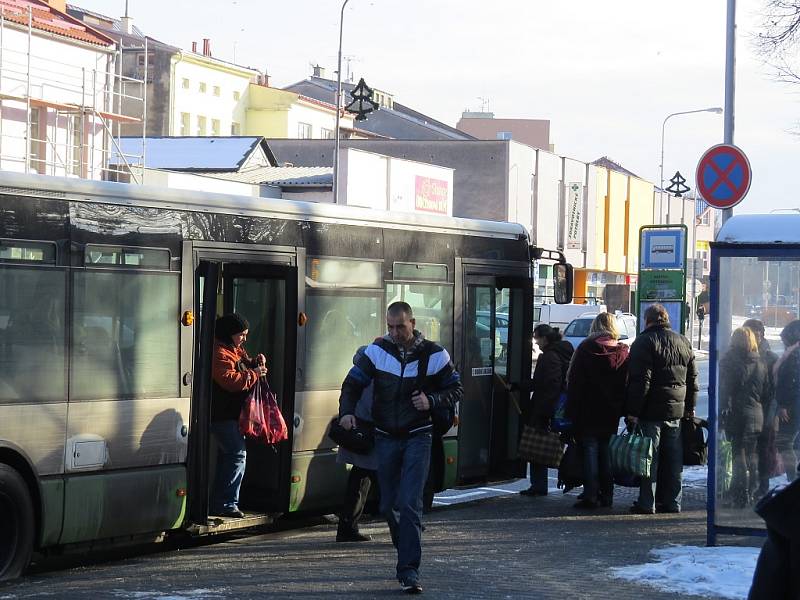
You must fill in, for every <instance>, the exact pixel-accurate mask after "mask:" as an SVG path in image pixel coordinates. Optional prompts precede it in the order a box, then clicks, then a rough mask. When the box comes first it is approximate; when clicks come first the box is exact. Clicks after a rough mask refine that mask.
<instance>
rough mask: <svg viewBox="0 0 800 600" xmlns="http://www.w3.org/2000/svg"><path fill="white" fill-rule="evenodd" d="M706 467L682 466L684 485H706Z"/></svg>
mask: <svg viewBox="0 0 800 600" xmlns="http://www.w3.org/2000/svg"><path fill="white" fill-rule="evenodd" d="M707 481H708V467H706V466H702V467H683V485H684V487H706V485H707Z"/></svg>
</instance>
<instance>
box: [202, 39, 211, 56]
mask: <svg viewBox="0 0 800 600" xmlns="http://www.w3.org/2000/svg"><path fill="white" fill-rule="evenodd" d="M203 56H211V40H210V39H209V38H203Z"/></svg>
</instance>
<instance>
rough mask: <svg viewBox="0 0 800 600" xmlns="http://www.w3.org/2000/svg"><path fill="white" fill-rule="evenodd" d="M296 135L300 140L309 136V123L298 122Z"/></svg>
mask: <svg viewBox="0 0 800 600" xmlns="http://www.w3.org/2000/svg"><path fill="white" fill-rule="evenodd" d="M297 137H298V139H301V140H307V139H310V138H311V123H298V124H297Z"/></svg>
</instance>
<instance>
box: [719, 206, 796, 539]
mask: <svg viewBox="0 0 800 600" xmlns="http://www.w3.org/2000/svg"><path fill="white" fill-rule="evenodd" d="M710 284H711V286H710V291H711V309H710V312H711V314H710V317H709V318H710V327H711V329H710V336H711V337H710V344H709V349H710V354H709V382H708V384H709V385H708V401H709V409H708V410H709V432H710V435H709V450H710V451H709V463H708V495H707V498H708V500H707V502H708V544H709V545H714V544H715V543H716V540H717V536H718V535H721V534H722V535H725V534H728V535H765V534H766V530H765V526H764V523H763V521H762V520H761V518H760V517H759V516H758V515H757V514H756V513H755V512H754V511H753V507H754V504H755V502H757V501H758V498H757V497H753V492H754V491H755V490H753V489H752V487H753V486H752V485H751V489H750V490H749V493H750V497H749V498H746V499H744V498H743V497H742V495H741V493H740V489H741V486H740V485H739V484H740V483H741V477H742V463H741V461H739V464H738V465H737V458H736V453H735V452H734V450H736V449H738V448H737V446H738V445H739V444H738V440H735V436H734V441H733V443H732V440H731V438H732V436H731V432H729V431H726V430H725V427H724V425H725V424H724V423H721V420H720V418H719V414H720V409H719V407H720V401H721V398H720V389H721V386H720V384H721V383H722V381H721V379H720V378H721V377H724V376H725V375H724V373H723V374H721V373H720V361H721V360H722V359H723V358H724V357H725V355H726V353H727V352H728V351H729V346H730V340H731V335H732V333H733V332H734V331H735V330H736V329H737V328H739V327H742V326H743V324H744V322H745V321H746V320H748V319H758V320H759V321H761V322H762V323H763V324H764V330H765V336H764V337H765V339H764V341H765V342H766V343H767V344H768V345H769V349H770V350H771V351H772V352H774V353H775V354H777V355H778V356H780V355H781V354H782V353H783V351H784V345H783V343H782V342H781V338H780V333H781V331H782V330H783V328H784V327H785V326H786V325H787V324H788V323H790V322H791V321H793V320H795V319H798V317H800V312H799V309H798V306H800V214H786V213H784V214H768V215H739V216H735V217H733V218H731V219H730V220H728V221H727V222H726V223H725V224H724V225H723V227H722V229H721V230H720V232H719V234H718V235H717V239H716V241H715V242H714V243H712V244H711V280H710ZM723 389H724V388H723ZM765 400H766V402H764V403H763V404H762V406H764V407H766V408H767V410H765V411H764V412H765V413H766V414H765V417H766V418H765V427H774V426H775V421H776V417H775V410H774V398H768V399H765ZM770 403H772V407H773V410H770ZM732 410H735V408H732ZM795 420H796V421H798V422H800V416H798V417H796V419H795ZM782 426H783V427H787V425H785V424H784V425H782ZM789 426H791V425H789ZM784 431H785V430H784ZM762 433H765V432H762ZM762 437H763V439H759V447H758V451H759V452H760V453H762V454H761V456H765V455H766V456H768V455H769V454H773V455H774V454H775V448H774V446H772V447H770V446H769V445H768V444H766V437H767V436H766V435H764V436H762ZM795 437H796V436H795ZM765 453H766V454H765ZM783 456H784V462H786V452H784V453H783ZM759 462H762V461H759ZM768 462H772V463H773V464H774V463H775V462H776V461H774V460H773V461H768ZM777 464H778V465H780V461H777ZM786 466H789V465H786ZM789 468H790V471H793V468H792V467H791V466H790V467H789ZM737 470H738V475H736V476H735V475H734V473H735V472H736V471H737ZM744 472H745V473H747V470H746V468H745V471H744ZM751 474H752V473H751ZM769 475H770V487H774V486H775V485H780V484H781V483H785V482H786V481H787V479H786V477H787V476H786V475H785V469H783V472H781V469H780V467H778V468H771V469H770V473H769ZM746 479H747V478H746V477H745V481H746ZM754 479H755V480H756V481H757V480H758V478H754Z"/></svg>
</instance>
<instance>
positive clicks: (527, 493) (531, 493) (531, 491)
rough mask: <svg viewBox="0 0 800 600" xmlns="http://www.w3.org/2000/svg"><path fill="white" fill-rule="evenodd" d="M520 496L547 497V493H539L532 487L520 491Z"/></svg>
mask: <svg viewBox="0 0 800 600" xmlns="http://www.w3.org/2000/svg"><path fill="white" fill-rule="evenodd" d="M520 495H521V496H547V492H540V491H539V490H535V489H533V488H532V487H529V488H528V489H527V490H522V491H521V492H520Z"/></svg>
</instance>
